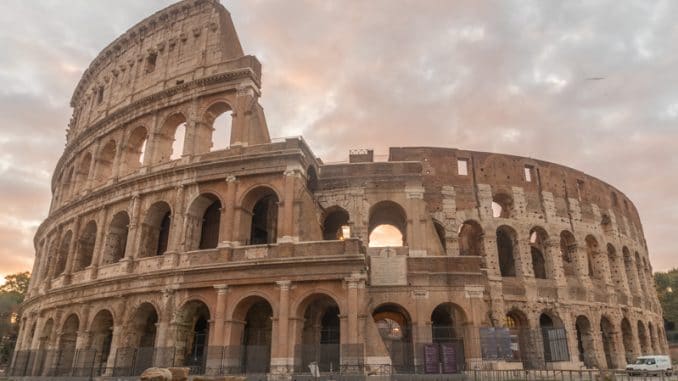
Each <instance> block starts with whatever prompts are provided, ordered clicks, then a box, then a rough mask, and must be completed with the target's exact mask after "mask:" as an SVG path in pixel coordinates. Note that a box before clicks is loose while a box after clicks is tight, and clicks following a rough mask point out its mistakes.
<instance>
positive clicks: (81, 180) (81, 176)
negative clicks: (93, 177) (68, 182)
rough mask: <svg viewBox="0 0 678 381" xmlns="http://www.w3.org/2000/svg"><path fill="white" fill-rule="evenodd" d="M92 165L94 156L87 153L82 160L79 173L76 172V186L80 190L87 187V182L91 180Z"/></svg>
mask: <svg viewBox="0 0 678 381" xmlns="http://www.w3.org/2000/svg"><path fill="white" fill-rule="evenodd" d="M91 165H92V154H91V153H89V152H87V153H85V155H84V156H83V157H82V160H80V165H78V171H77V172H76V181H75V182H76V184H77V187H78V188H80V189H84V188H85V187H87V180H88V179H89V168H90V166H91Z"/></svg>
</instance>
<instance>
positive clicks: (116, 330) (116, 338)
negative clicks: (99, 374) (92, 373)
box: [103, 325, 123, 377]
mask: <svg viewBox="0 0 678 381" xmlns="http://www.w3.org/2000/svg"><path fill="white" fill-rule="evenodd" d="M122 332H123V328H122V326H121V325H116V326H113V334H112V337H111V350H110V351H108V359H107V360H106V370H105V373H104V374H103V375H104V376H107V377H111V376H113V368H114V367H115V357H116V352H117V351H118V347H119V346H120V344H121V342H122Z"/></svg>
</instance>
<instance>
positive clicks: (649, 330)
mask: <svg viewBox="0 0 678 381" xmlns="http://www.w3.org/2000/svg"><path fill="white" fill-rule="evenodd" d="M647 333H648V336H649V337H650V351H652V354H657V353H658V352H659V351H657V332H655V330H654V326H653V325H652V323H647Z"/></svg>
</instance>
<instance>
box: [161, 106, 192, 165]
mask: <svg viewBox="0 0 678 381" xmlns="http://www.w3.org/2000/svg"><path fill="white" fill-rule="evenodd" d="M185 137H186V117H185V116H184V114H182V113H181V112H176V113H173V114H171V115H169V116H168V117H167V118H165V120H164V121H163V122H162V124H161V125H160V129H159V130H158V134H156V135H154V136H153V151H154V156H155V160H154V161H153V162H154V163H163V162H166V161H170V160H175V159H178V158H180V157H181V155H182V154H183V147H184V139H185ZM174 150H177V151H180V152H174Z"/></svg>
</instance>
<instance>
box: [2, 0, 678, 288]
mask: <svg viewBox="0 0 678 381" xmlns="http://www.w3.org/2000/svg"><path fill="white" fill-rule="evenodd" d="M169 3H170V1H160V0H158V1H150V0H148V1H139V0H117V1H115V2H113V1H93V0H69V1H63V0H62V1H56V0H32V1H25V0H3V1H2V3H0V25H2V26H0V83H2V85H3V86H2V87H0V200H1V201H2V203H1V206H0V275H3V274H7V273H12V272H16V271H21V270H28V269H30V267H31V266H32V262H33V259H32V258H33V245H32V239H33V234H34V232H35V229H36V228H37V226H38V224H39V223H40V222H41V221H42V220H43V219H44V218H45V216H46V214H47V210H48V206H49V200H50V197H51V195H50V190H49V180H50V177H51V174H52V171H53V169H54V165H55V163H56V161H57V159H58V157H59V156H60V154H61V152H62V150H63V147H64V142H65V128H66V125H67V122H68V120H69V118H70V114H71V109H70V107H69V105H68V102H69V99H70V96H71V94H72V91H73V89H74V87H75V85H76V83H77V81H78V79H79V77H80V75H81V73H82V71H83V70H84V69H85V68H86V67H87V66H88V65H89V62H90V61H91V60H92V59H93V58H94V57H95V56H96V54H97V53H98V52H99V51H100V50H101V49H102V48H103V47H105V46H106V45H107V44H108V43H109V42H111V41H112V40H113V39H115V38H116V37H117V36H118V35H120V34H121V33H123V32H124V31H125V30H127V29H128V28H129V27H130V26H132V25H133V24H135V23H136V22H137V21H140V20H141V19H143V18H144V17H146V16H148V15H150V14H151V13H153V12H155V11H157V10H159V9H161V8H163V7H164V6H166V5H168V4H169ZM222 3H224V4H225V5H226V7H227V8H228V9H229V10H230V12H231V15H232V17H233V19H234V22H235V25H236V28H237V30H238V33H239V36H240V39H241V42H242V44H243V47H244V49H245V51H246V52H247V53H250V54H255V55H256V56H257V57H258V58H259V60H260V61H261V62H262V63H263V67H264V69H263V87H264V92H263V98H262V104H263V105H264V107H265V109H266V115H267V119H268V124H269V128H270V130H271V135H272V136H291V135H303V136H304V137H305V138H306V140H307V141H309V142H310V144H311V147H313V149H314V150H315V151H316V153H317V154H319V155H320V156H321V157H323V159H324V160H325V161H339V160H344V159H345V158H346V156H347V152H348V149H349V148H374V149H375V150H376V153H377V154H386V153H387V147H388V146H403V145H432V146H449V147H457V148H462V149H472V150H483V151H496V152H502V153H511V154H517V155H523V156H531V157H536V158H540V159H545V160H549V161H554V162H557V163H561V164H565V165H568V166H571V167H574V168H577V169H580V170H583V171H584V172H587V173H589V174H591V175H593V176H596V177H598V178H601V179H603V180H605V181H607V182H609V183H611V184H613V185H615V186H616V187H618V188H619V189H621V190H622V191H624V192H625V193H626V194H627V195H628V196H629V197H630V198H631V200H633V201H634V202H635V204H636V206H637V207H638V209H639V212H640V215H641V219H642V220H643V222H644V228H645V233H646V237H647V240H648V245H649V249H650V256H651V259H652V262H653V265H654V268H655V270H666V269H669V268H672V267H676V266H678V255H677V254H678V250H676V247H677V246H676V245H675V244H674V242H673V238H675V236H676V234H678V202H677V201H676V196H677V194H676V189H678V155H677V154H676V150H677V149H678V49H677V48H676V47H678V23H676V22H675V20H677V19H678V2H675V1H648V0H642V1H630V0H625V1H623V2H620V1H617V0H610V1H585V2H583V1H566V2H565V1H543V0H539V1H537V0H535V1H525V0H520V1H496V2H494V1H476V0H473V1H464V0H455V1H434V0H429V1H399V0H398V1H394V0H383V1H380V0H370V1H357V0H356V1H336V2H330V1H301V0H278V1H274V0H248V1H239V2H231V1H225V0H222Z"/></svg>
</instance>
